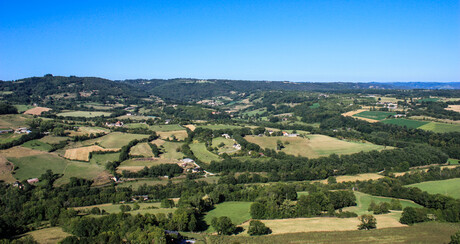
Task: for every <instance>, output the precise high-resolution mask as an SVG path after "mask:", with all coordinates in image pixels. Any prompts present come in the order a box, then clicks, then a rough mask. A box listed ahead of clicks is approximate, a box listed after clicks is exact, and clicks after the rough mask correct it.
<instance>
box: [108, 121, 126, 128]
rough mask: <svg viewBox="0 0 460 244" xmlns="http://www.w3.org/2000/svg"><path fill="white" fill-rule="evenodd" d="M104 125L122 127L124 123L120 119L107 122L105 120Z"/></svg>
mask: <svg viewBox="0 0 460 244" xmlns="http://www.w3.org/2000/svg"><path fill="white" fill-rule="evenodd" d="M105 126H108V127H123V126H124V123H123V122H121V121H117V122H116V123H109V122H106V123H105Z"/></svg>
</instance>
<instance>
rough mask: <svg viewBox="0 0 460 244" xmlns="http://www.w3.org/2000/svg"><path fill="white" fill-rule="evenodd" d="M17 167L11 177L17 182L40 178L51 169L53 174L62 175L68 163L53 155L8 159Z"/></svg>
mask: <svg viewBox="0 0 460 244" xmlns="http://www.w3.org/2000/svg"><path fill="white" fill-rule="evenodd" d="M8 161H10V162H12V163H13V164H14V165H15V166H16V167H18V168H17V169H16V170H15V171H14V174H13V176H14V177H15V178H16V179H18V180H27V179H30V178H35V177H37V178H38V177H40V176H41V175H42V174H44V173H45V172H46V170H48V169H51V170H52V171H53V173H55V174H62V173H64V170H65V168H66V166H67V163H68V161H67V160H65V159H62V158H60V157H59V156H56V155H53V154H39V155H34V156H26V157H20V158H13V157H11V158H8Z"/></svg>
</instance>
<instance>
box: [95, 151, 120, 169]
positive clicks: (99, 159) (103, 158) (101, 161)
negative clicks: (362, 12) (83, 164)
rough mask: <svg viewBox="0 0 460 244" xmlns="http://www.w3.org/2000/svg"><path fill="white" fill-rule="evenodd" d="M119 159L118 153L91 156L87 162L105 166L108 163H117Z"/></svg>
mask: <svg viewBox="0 0 460 244" xmlns="http://www.w3.org/2000/svg"><path fill="white" fill-rule="evenodd" d="M119 157H120V153H104V154H93V155H92V157H91V159H90V160H89V162H90V163H91V164H98V165H102V166H105V165H106V164H107V163H108V162H113V161H117V160H118V158H119Z"/></svg>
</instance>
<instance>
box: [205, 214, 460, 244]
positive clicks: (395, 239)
mask: <svg viewBox="0 0 460 244" xmlns="http://www.w3.org/2000/svg"><path fill="white" fill-rule="evenodd" d="M377 225H378V220H377ZM459 229H460V224H458V223H439V222H426V223H420V224H414V225H412V226H406V227H403V228H401V227H395V228H384V229H381V228H377V229H375V230H369V231H363V230H356V229H354V230H352V231H334V232H324V231H322V230H320V231H319V232H306V233H289V234H279V235H268V236H257V237H255V236H244V235H238V236H222V235H221V236H217V235H211V236H207V237H204V238H203V239H207V240H206V241H207V242H209V243H219V244H221V243H222V244H223V243H241V244H249V243H251V244H252V243H263V244H278V243H309V244H318V243H321V244H324V243H338V242H340V243H347V244H351V243H448V242H449V241H450V236H451V235H453V234H454V233H455V232H457V231H458V230H459ZM338 240H340V241H338Z"/></svg>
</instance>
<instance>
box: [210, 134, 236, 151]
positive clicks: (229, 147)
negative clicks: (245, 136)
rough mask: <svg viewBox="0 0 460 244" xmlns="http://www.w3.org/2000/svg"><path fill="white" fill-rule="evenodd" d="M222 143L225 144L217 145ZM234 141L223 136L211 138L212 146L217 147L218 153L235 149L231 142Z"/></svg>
mask: <svg viewBox="0 0 460 244" xmlns="http://www.w3.org/2000/svg"><path fill="white" fill-rule="evenodd" d="M221 143H224V144H225V145H224V146H223V147H218V146H219V144H221ZM234 143H235V141H234V140H232V139H226V138H224V137H217V138H214V139H212V147H217V148H218V149H219V150H218V152H219V153H228V154H230V153H234V152H236V151H237V150H236V149H235V148H233V144H234Z"/></svg>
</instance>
